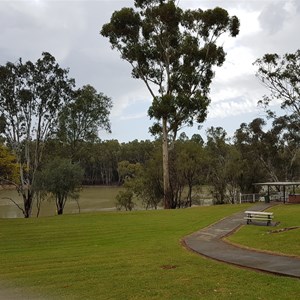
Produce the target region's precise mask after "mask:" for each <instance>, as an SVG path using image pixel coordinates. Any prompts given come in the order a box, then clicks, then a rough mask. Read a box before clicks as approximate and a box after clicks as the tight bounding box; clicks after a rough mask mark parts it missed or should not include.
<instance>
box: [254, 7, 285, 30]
mask: <svg viewBox="0 0 300 300" xmlns="http://www.w3.org/2000/svg"><path fill="white" fill-rule="evenodd" d="M288 17H289V13H288V12H287V11H286V10H285V9H284V8H283V5H282V2H281V1H280V2H278V1H275V2H274V3H273V2H272V3H269V4H268V5H266V6H265V8H264V9H263V11H262V12H261V14H260V16H259V18H258V20H259V22H260V24H261V28H262V29H263V30H266V31H267V32H268V33H270V34H275V33H277V32H278V31H280V30H281V29H282V28H283V27H284V25H285V22H286V21H287V20H288Z"/></svg>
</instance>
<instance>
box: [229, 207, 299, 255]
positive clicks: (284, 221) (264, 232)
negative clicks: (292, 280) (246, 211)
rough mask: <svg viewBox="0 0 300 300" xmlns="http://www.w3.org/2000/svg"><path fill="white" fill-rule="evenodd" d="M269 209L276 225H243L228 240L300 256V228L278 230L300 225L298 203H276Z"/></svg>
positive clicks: (251, 246)
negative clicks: (277, 223)
mask: <svg viewBox="0 0 300 300" xmlns="http://www.w3.org/2000/svg"><path fill="white" fill-rule="evenodd" d="M269 211H272V212H273V213H274V221H277V222H280V223H279V225H278V226H276V227H268V226H253V225H248V226H243V227H241V229H240V230H239V231H238V232H236V233H235V234H234V235H232V236H229V237H228V240H229V241H231V242H233V243H237V244H241V245H244V246H246V247H250V248H256V249H261V250H267V251H272V252H278V253H284V254H289V255H297V256H300V228H298V229H293V230H287V231H285V230H283V231H279V230H280V229H283V228H290V227H297V226H300V205H299V204H294V205H292V204H287V205H277V206H275V207H272V208H270V209H269ZM271 231H278V232H277V233H276V232H273V233H272V232H271Z"/></svg>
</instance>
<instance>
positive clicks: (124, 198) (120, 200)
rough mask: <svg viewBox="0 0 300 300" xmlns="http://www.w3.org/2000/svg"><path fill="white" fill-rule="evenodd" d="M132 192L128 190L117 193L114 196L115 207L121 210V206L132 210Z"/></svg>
mask: <svg viewBox="0 0 300 300" xmlns="http://www.w3.org/2000/svg"><path fill="white" fill-rule="evenodd" d="M132 199H133V192H132V191H130V190H128V189H127V190H125V191H120V192H119V193H118V195H117V196H116V200H117V203H116V207H117V209H118V210H121V209H122V208H123V207H124V208H125V210H130V211H131V210H132V209H133V208H134V205H135V204H134V202H133V200H132Z"/></svg>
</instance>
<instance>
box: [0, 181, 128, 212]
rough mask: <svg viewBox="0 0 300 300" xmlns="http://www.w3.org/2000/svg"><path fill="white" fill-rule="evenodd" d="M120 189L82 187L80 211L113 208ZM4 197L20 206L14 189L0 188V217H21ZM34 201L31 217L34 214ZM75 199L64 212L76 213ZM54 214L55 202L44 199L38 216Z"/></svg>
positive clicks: (20, 202)
mask: <svg viewBox="0 0 300 300" xmlns="http://www.w3.org/2000/svg"><path fill="white" fill-rule="evenodd" d="M120 190H122V188H120V187H102V186H101V187H99V186H97V187H94V186H93V187H84V188H83V190H82V191H81V193H80V198H79V205H80V211H81V212H90V211H101V210H114V209H115V202H116V200H115V197H116V195H117V194H118V192H119V191H120ZM6 198H11V199H13V200H14V201H15V202H17V203H18V204H20V206H21V207H22V197H20V196H19V195H18V193H17V192H16V191H15V190H0V218H23V214H22V212H21V210H20V209H18V208H17V206H16V205H15V204H14V203H12V202H11V201H10V200H8V199H6ZM36 212H37V209H36V206H35V203H34V206H33V212H32V217H35V216H36ZM78 212H79V211H78V206H77V203H76V201H73V200H70V201H69V200H68V202H67V203H66V206H65V209H64V214H72V213H78ZM54 215H56V206H55V202H54V201H53V200H52V201H51V200H46V201H44V202H43V203H42V206H41V211H40V216H54Z"/></svg>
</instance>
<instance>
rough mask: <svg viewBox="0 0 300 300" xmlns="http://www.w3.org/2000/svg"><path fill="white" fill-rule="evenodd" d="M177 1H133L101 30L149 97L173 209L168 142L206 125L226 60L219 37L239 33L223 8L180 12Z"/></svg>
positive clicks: (167, 199)
mask: <svg viewBox="0 0 300 300" xmlns="http://www.w3.org/2000/svg"><path fill="white" fill-rule="evenodd" d="M176 3H177V1H175V0H135V1H134V5H135V9H133V8H126V7H125V8H122V9H121V10H119V11H115V12H114V13H113V14H112V17H111V19H110V22H109V23H107V24H105V25H103V27H102V30H101V34H102V35H103V36H104V37H107V38H109V41H110V43H111V45H112V48H114V49H117V50H118V51H119V52H120V54H121V58H122V59H124V60H126V61H128V62H129V63H130V64H131V66H132V76H133V78H136V79H140V80H142V81H143V82H144V83H145V85H146V87H147V89H148V91H149V93H150V95H151V97H152V105H151V106H150V108H149V110H148V114H149V116H150V118H153V119H155V120H156V123H155V124H154V125H153V127H152V128H151V129H150V131H151V132H152V133H153V134H159V135H161V136H162V148H163V178H164V207H165V208H171V207H172V201H173V195H172V192H171V189H170V175H169V142H170V141H171V140H173V141H174V140H175V139H176V136H177V133H178V131H179V130H180V129H181V128H182V127H183V126H186V125H188V126H192V125H193V123H194V121H197V122H199V123H201V122H203V121H204V120H205V118H206V115H207V107H208V104H209V102H210V99H209V87H210V84H211V82H212V79H213V76H214V71H213V67H214V66H215V65H217V66H221V65H222V64H223V62H224V60H225V52H224V50H223V47H222V46H218V45H217V40H218V38H219V37H220V36H221V35H222V34H224V33H226V32H227V33H229V34H230V35H231V36H233V37H235V36H236V35H237V34H238V33H239V20H238V18H237V17H235V16H233V17H230V16H229V15H228V12H227V11H226V10H224V9H222V8H219V7H217V8H215V9H209V10H205V11H204V10H201V9H196V10H185V11H184V10H182V9H181V8H180V7H179V6H178V5H177V4H176Z"/></svg>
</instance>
